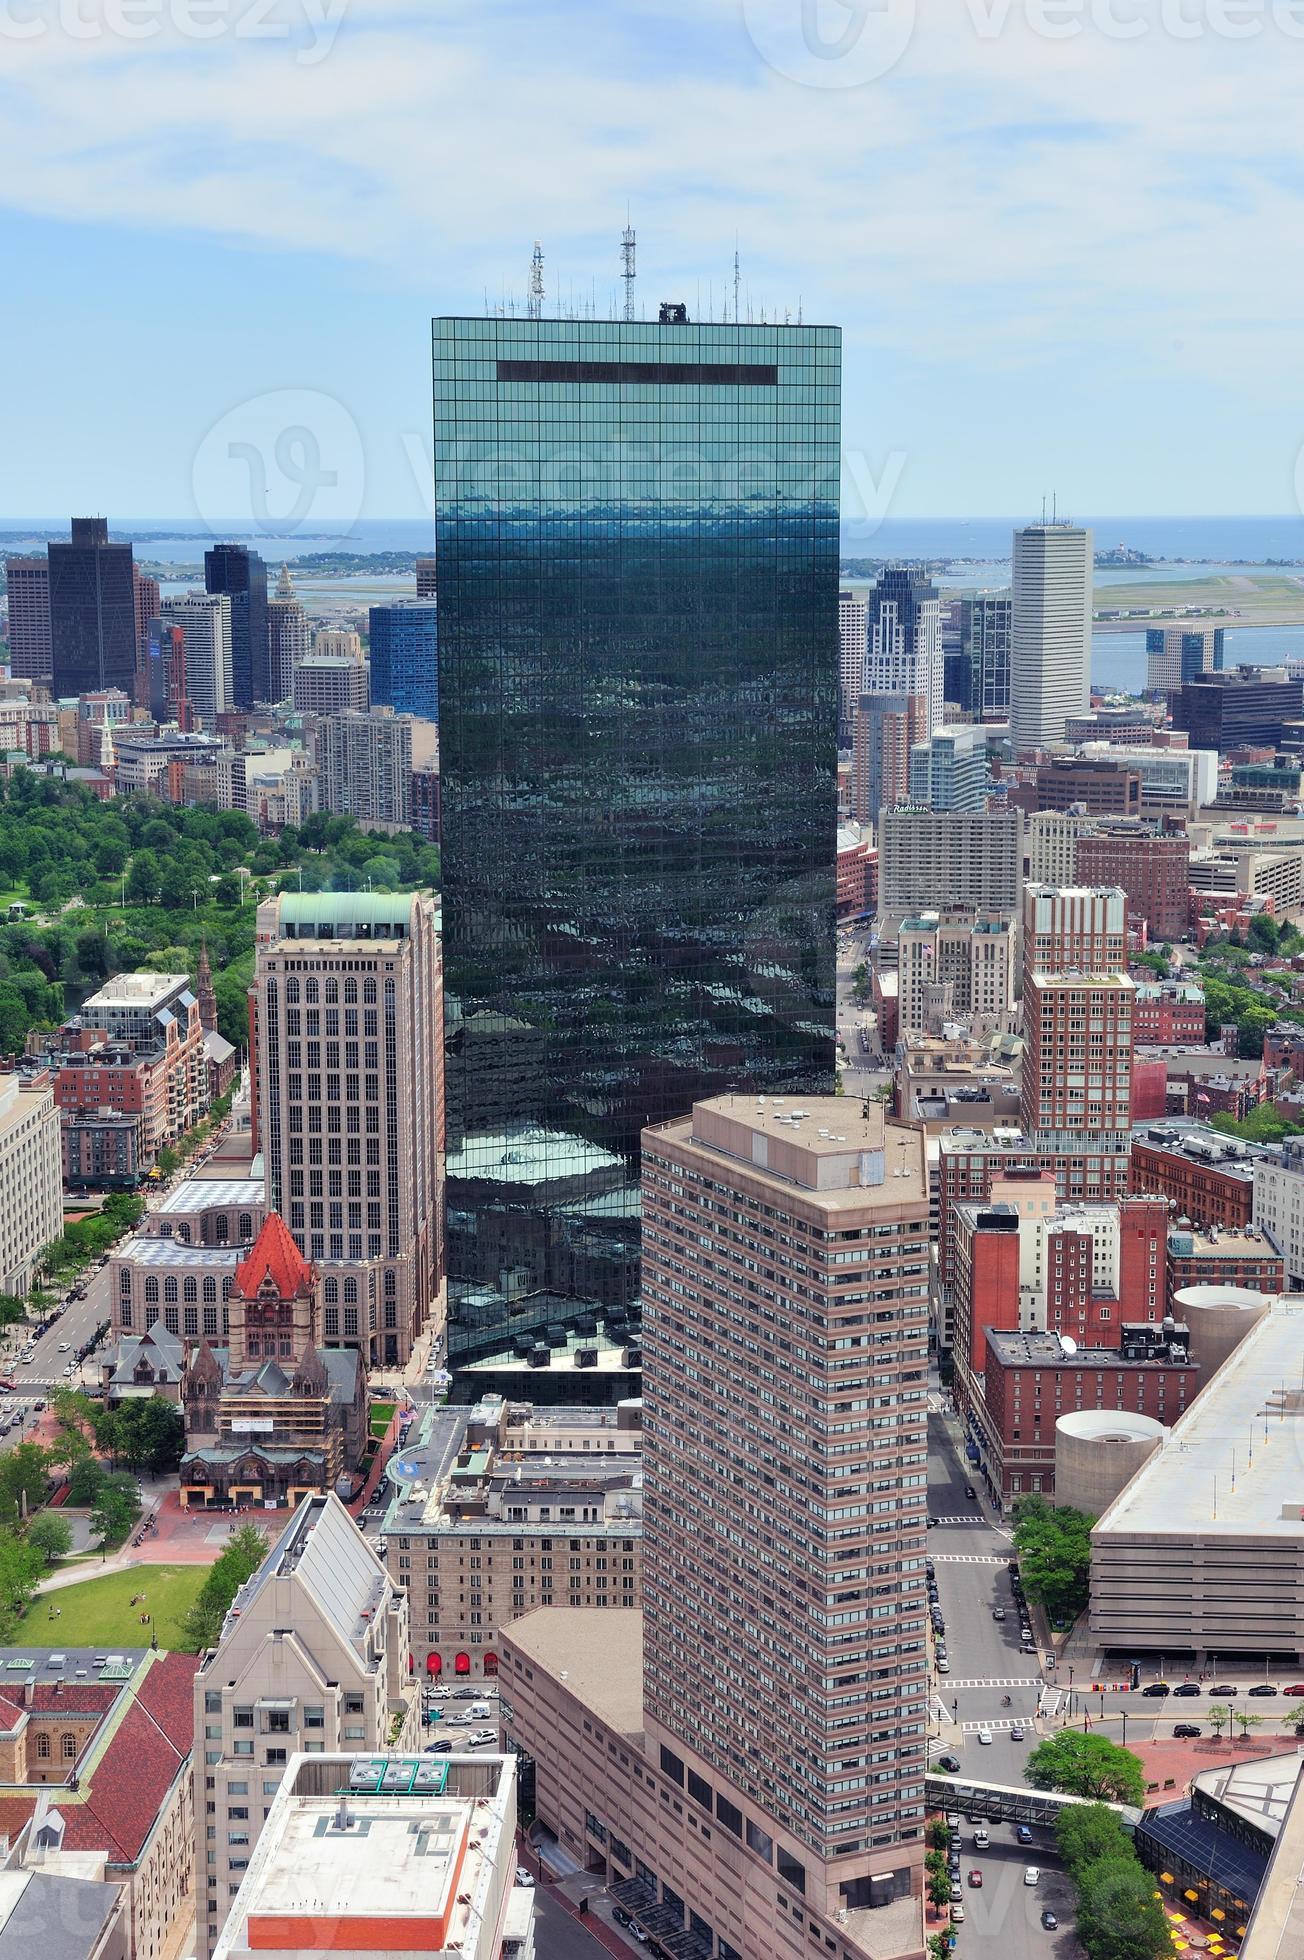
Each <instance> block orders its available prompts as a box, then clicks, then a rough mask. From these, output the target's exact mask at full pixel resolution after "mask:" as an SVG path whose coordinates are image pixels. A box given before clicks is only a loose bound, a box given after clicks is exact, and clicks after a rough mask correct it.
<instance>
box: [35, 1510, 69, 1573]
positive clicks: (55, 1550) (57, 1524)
mask: <svg viewBox="0 0 1304 1960" xmlns="http://www.w3.org/2000/svg"><path fill="white" fill-rule="evenodd" d="M27 1542H28V1544H29V1545H34V1546H35V1547H36V1549H37V1551H38V1552H39V1553H40V1554H41V1557H42V1558H43V1559H44V1560H45V1562H46V1564H47V1565H53V1564H54V1563H55V1561H56V1560H57V1559H61V1558H67V1556H68V1554H69V1552H70V1551H71V1550H72V1526H71V1525H70V1524H69V1523H68V1520H67V1518H61V1517H60V1516H59V1513H58V1512H57V1511H42V1513H41V1515H40V1517H39V1518H33V1519H32V1522H31V1523H30V1524H29V1525H28V1527H27Z"/></svg>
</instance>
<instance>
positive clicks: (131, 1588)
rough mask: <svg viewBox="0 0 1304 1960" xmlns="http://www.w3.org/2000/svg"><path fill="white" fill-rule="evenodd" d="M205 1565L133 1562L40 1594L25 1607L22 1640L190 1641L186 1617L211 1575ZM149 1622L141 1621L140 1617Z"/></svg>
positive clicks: (84, 1643) (77, 1643) (101, 1643)
mask: <svg viewBox="0 0 1304 1960" xmlns="http://www.w3.org/2000/svg"><path fill="white" fill-rule="evenodd" d="M209 1570H210V1568H209V1567H208V1566H206V1565H133V1566H131V1567H130V1568H129V1569H128V1570H127V1571H125V1572H107V1573H105V1574H104V1576H103V1578H99V1579H87V1580H85V1581H84V1582H83V1583H82V1584H80V1585H76V1586H60V1587H59V1589H58V1591H57V1592H51V1593H42V1594H40V1595H39V1596H38V1597H37V1598H36V1599H35V1600H33V1602H32V1604H31V1606H30V1607H29V1608H28V1611H27V1619H26V1622H25V1624H24V1628H23V1637H24V1639H31V1640H35V1639H37V1638H38V1637H40V1638H44V1639H48V1641H49V1642H50V1644H51V1645H57V1646H59V1647H94V1648H97V1649H98V1650H99V1652H101V1653H103V1652H104V1651H105V1650H106V1649H107V1648H119V1647H147V1646H148V1645H149V1643H150V1639H151V1636H152V1635H154V1634H157V1635H158V1644H159V1646H160V1647H167V1648H185V1647H187V1646H188V1645H189V1643H188V1641H187V1639H186V1637H185V1633H184V1628H183V1623H184V1621H185V1618H186V1615H187V1614H188V1613H189V1612H190V1610H191V1608H192V1607H193V1606H194V1603H195V1601H196V1599H197V1598H198V1597H199V1590H200V1587H201V1586H202V1585H203V1583H204V1581H205V1579H207V1577H208V1575H209ZM52 1613H53V1614H55V1615H57V1617H55V1618H51V1614H52ZM142 1614H148V1615H149V1617H150V1621H151V1622H152V1624H150V1625H145V1624H144V1623H143V1622H142V1619H141V1615H142Z"/></svg>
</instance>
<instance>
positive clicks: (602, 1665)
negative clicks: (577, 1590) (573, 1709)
mask: <svg viewBox="0 0 1304 1960" xmlns="http://www.w3.org/2000/svg"><path fill="white" fill-rule="evenodd" d="M506 1636H507V1638H508V1639H509V1640H511V1642H512V1643H513V1645H514V1646H515V1647H517V1648H518V1649H519V1650H520V1652H521V1653H522V1654H523V1655H524V1656H525V1658H526V1659H527V1660H529V1661H533V1662H535V1663H536V1664H537V1665H538V1666H539V1667H541V1668H542V1669H543V1671H544V1673H545V1674H549V1675H551V1676H552V1677H553V1678H554V1679H555V1680H558V1681H561V1682H562V1683H563V1684H564V1686H565V1688H566V1690H567V1692H568V1693H569V1694H572V1695H574V1696H575V1698H576V1700H577V1701H582V1702H583V1703H584V1706H585V1707H586V1708H589V1709H591V1710H592V1711H593V1713H594V1714H595V1715H597V1716H598V1717H599V1719H600V1720H602V1721H603V1722H605V1723H606V1724H607V1727H608V1728H611V1729H615V1730H616V1732H617V1733H618V1734H619V1735H627V1736H638V1735H641V1734H642V1731H643V1614H642V1611H641V1609H638V1608H633V1609H631V1610H629V1611H623V1610H622V1611H621V1612H619V1613H615V1612H606V1613H599V1612H595V1611H594V1609H593V1608H592V1607H587V1608H586V1607H583V1606H538V1607H536V1608H535V1610H534V1612H532V1613H525V1614H523V1615H522V1616H521V1618H520V1619H519V1620H513V1621H512V1623H511V1626H510V1627H508V1628H507V1629H506Z"/></svg>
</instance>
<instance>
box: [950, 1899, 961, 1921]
mask: <svg viewBox="0 0 1304 1960" xmlns="http://www.w3.org/2000/svg"><path fill="white" fill-rule="evenodd" d="M951 1924H952V1925H953V1926H963V1924H964V1901H963V1900H962V1899H955V1900H953V1901H952V1904H951Z"/></svg>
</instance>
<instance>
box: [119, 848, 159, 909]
mask: <svg viewBox="0 0 1304 1960" xmlns="http://www.w3.org/2000/svg"><path fill="white" fill-rule="evenodd" d="M162 876H163V867H162V865H161V864H160V862H159V860H158V857H157V856H156V855H155V853H154V852H153V851H137V852H136V855H135V856H134V857H133V858H132V860H131V870H130V871H129V872H128V873H127V895H128V897H129V898H130V899H131V900H132V901H133V903H134V904H137V905H152V904H153V903H154V901H155V900H156V899H157V897H158V895H159V886H160V883H161V880H162Z"/></svg>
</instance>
